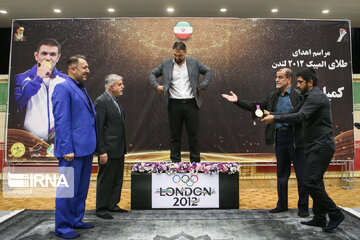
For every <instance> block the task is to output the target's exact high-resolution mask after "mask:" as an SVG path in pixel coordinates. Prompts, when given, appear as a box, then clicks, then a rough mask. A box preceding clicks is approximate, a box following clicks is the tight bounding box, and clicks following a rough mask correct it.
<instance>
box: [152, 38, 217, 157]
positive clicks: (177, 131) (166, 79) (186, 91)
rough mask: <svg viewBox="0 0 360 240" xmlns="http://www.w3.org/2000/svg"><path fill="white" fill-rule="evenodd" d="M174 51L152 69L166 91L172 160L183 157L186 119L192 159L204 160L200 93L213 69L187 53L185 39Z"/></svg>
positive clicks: (159, 87)
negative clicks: (201, 152) (182, 141)
mask: <svg viewBox="0 0 360 240" xmlns="http://www.w3.org/2000/svg"><path fill="white" fill-rule="evenodd" d="M173 54H174V58H169V59H166V60H164V61H163V62H162V63H161V64H160V66H158V67H157V68H155V69H154V70H152V71H151V72H150V75H149V80H150V83H151V85H152V86H153V87H154V88H155V89H156V91H157V92H158V93H160V94H162V95H164V101H165V106H166V107H167V108H168V112H169V122H170V132H171V140H170V159H171V161H173V162H180V161H181V132H182V127H183V125H184V123H185V127H186V131H187V134H188V140H189V148H190V161H191V162H200V145H199V108H200V106H201V98H200V94H202V93H203V92H204V90H205V89H206V87H207V86H208V85H209V83H210V81H211V77H212V70H211V69H210V68H209V67H207V66H205V65H204V64H202V63H201V62H200V61H199V60H198V59H196V58H193V57H186V45H185V44H184V43H183V42H175V43H174V45H173ZM200 74H202V75H204V80H203V81H202V82H201V83H200V82H199V77H200ZM160 76H162V77H163V85H160V83H159V82H158V81H157V78H158V77H160Z"/></svg>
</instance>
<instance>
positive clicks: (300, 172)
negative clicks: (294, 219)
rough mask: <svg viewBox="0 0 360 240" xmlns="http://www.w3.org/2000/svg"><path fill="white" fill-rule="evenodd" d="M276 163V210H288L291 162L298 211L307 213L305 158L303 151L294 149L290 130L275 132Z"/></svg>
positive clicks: (307, 197)
mask: <svg viewBox="0 0 360 240" xmlns="http://www.w3.org/2000/svg"><path fill="white" fill-rule="evenodd" d="M275 152H276V161H277V167H276V170H277V193H278V202H277V206H276V207H277V208H279V209H282V210H287V209H288V182H289V177H290V174H291V161H292V162H293V166H294V169H295V174H296V180H297V185H298V195H299V200H298V210H299V212H308V211H309V194H308V192H307V190H306V188H305V187H304V169H305V165H306V156H305V152H304V149H302V148H301V149H295V147H294V140H293V133H292V129H291V128H289V129H288V130H285V131H276V144H275Z"/></svg>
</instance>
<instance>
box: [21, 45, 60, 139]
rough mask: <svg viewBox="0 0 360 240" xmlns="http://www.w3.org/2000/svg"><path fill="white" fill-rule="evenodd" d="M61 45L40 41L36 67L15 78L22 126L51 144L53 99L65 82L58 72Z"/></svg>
mask: <svg viewBox="0 0 360 240" xmlns="http://www.w3.org/2000/svg"><path fill="white" fill-rule="evenodd" d="M60 56H61V46H60V44H59V43H58V42H57V41H56V40H55V39H51V38H46V39H43V40H42V41H40V43H39V44H38V46H37V49H36V51H35V52H34V57H35V61H36V65H34V66H33V67H32V68H31V69H29V70H28V71H26V72H24V73H21V74H18V75H16V77H15V91H14V95H15V104H16V110H17V113H18V114H20V116H21V117H20V118H21V122H20V127H22V128H24V129H25V130H26V131H28V132H31V133H33V134H34V135H36V136H37V137H39V138H41V139H43V140H44V141H47V142H51V141H52V139H51V136H52V135H53V133H54V116H53V114H52V100H51V96H52V93H53V91H54V88H55V86H56V84H58V83H60V82H63V81H65V78H66V77H65V75H64V74H62V73H60V72H59V71H58V70H57V69H56V67H55V66H56V63H57V62H58V61H59V59H60Z"/></svg>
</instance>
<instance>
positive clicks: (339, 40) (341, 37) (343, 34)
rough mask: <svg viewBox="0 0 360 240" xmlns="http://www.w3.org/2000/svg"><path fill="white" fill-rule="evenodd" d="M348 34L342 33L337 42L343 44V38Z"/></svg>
mask: <svg viewBox="0 0 360 240" xmlns="http://www.w3.org/2000/svg"><path fill="white" fill-rule="evenodd" d="M346 34H347V32H340V36H339V38H338V40H337V41H336V42H341V40H342V39H343V37H344V36H345V35H346Z"/></svg>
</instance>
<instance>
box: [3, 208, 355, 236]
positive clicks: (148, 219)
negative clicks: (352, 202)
mask: <svg viewBox="0 0 360 240" xmlns="http://www.w3.org/2000/svg"><path fill="white" fill-rule="evenodd" d="M344 214H345V216H346V219H345V221H344V222H343V223H342V224H341V225H340V226H339V227H338V228H337V229H336V230H335V231H333V232H329V233H327V232H323V231H322V230H321V228H315V227H308V226H304V225H302V224H300V221H303V220H304V219H301V218H299V217H298V216H297V210H294V209H291V210H289V211H288V212H283V213H279V214H270V213H268V210H265V209H257V210H141V211H140V210H137V211H130V212H128V213H115V214H113V215H114V219H113V220H103V219H100V218H98V217H96V215H95V213H94V211H87V212H86V214H85V219H84V220H85V221H86V222H90V223H92V224H94V225H95V228H93V229H90V230H77V232H78V233H80V234H81V235H82V236H81V238H80V239H126V240H170V239H171V240H180V239H181V240H235V239H246V240H255V239H256V240H258V239H271V240H275V239H279V240H280V239H287V240H289V239H294V240H299V239H302V240H306V239H319V240H320V239H321V240H322V239H344V240H345V239H348V240H355V239H359V236H360V218H359V217H357V216H355V215H354V214H356V212H354V213H350V212H349V211H347V210H345V209H344ZM309 219H310V217H309V218H306V219H305V220H309ZM0 239H58V238H56V237H55V235H54V211H44V210H24V211H21V212H19V213H18V214H16V215H15V216H12V217H11V218H9V219H7V220H5V221H3V222H2V223H0Z"/></svg>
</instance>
